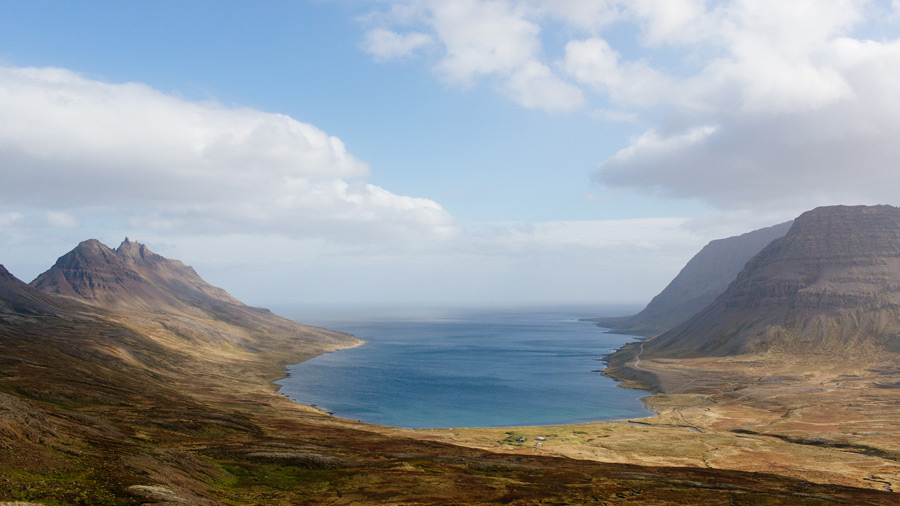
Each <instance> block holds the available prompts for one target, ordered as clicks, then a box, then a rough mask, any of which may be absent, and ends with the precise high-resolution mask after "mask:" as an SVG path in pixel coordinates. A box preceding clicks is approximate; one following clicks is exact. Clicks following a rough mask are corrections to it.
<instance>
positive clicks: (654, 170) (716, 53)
mask: <svg viewBox="0 0 900 506" xmlns="http://www.w3.org/2000/svg"><path fill="white" fill-rule="evenodd" d="M390 5H391V9H390V10H389V11H387V12H385V13H384V15H383V16H381V17H379V18H378V21H377V22H378V23H380V24H382V25H384V26H386V27H390V28H395V29H398V30H401V31H403V30H406V31H409V33H415V32H422V33H427V34H429V35H430V36H431V37H432V38H433V40H434V41H435V44H436V45H437V46H440V47H443V49H444V52H443V54H439V55H438V56H437V59H436V60H434V61H431V64H432V65H433V68H434V69H435V70H436V72H437V74H438V75H439V76H441V78H442V79H444V80H447V81H449V82H455V83H460V84H463V85H466V86H476V85H480V84H482V83H485V82H486V83H489V84H492V85H493V86H494V87H496V88H497V89H498V90H500V91H501V92H502V93H504V94H505V95H506V96H507V97H508V98H510V99H511V100H514V101H515V102H518V103H519V104H522V105H523V106H526V107H529V108H535V109H544V110H547V111H573V110H578V109H582V108H586V109H590V110H591V111H593V114H594V115H595V117H597V118H605V119H610V118H612V119H614V120H622V119H625V120H627V121H631V122H636V123H638V124H640V123H643V124H644V125H645V127H646V132H645V134H644V135H641V136H637V137H635V138H634V139H633V140H632V141H631V142H630V143H629V145H627V146H625V147H623V148H622V150H621V151H620V152H619V153H617V154H615V155H613V156H611V157H609V158H608V159H606V160H598V162H600V163H599V168H598V169H597V171H596V172H595V174H594V180H595V181H597V182H598V183H599V184H601V185H604V186H606V187H615V188H622V189H630V190H633V191H641V192H648V193H652V194H656V195H666V196H670V197H674V198H687V199H698V200H700V201H705V202H707V203H710V204H713V205H715V206H717V207H719V208H721V209H735V208H739V207H745V208H746V207H747V206H759V205H777V206H787V205H796V202H797V201H798V200H802V201H803V202H804V204H803V205H804V206H807V207H808V206H812V205H817V204H821V203H835V202H894V203H896V202H897V198H896V195H898V194H900V178H896V177H892V174H891V173H892V171H893V169H892V163H893V162H892V161H893V160H896V159H897V154H898V153H897V148H896V147H895V145H896V142H895V141H894V140H893V139H895V138H896V133H897V130H898V129H900V107H898V98H897V97H900V82H898V79H900V78H898V76H897V72H895V71H894V69H897V68H900V66H898V64H900V59H898V58H900V39H898V38H896V37H894V38H891V37H885V34H891V33H895V32H896V26H897V25H896V22H897V12H900V11H898V7H897V5H898V3H897V1H895V0H892V1H891V2H890V3H883V4H876V3H873V2H869V1H866V0H797V1H793V2H789V3H784V2H781V1H777V0H761V1H752V2H751V1H744V0H726V1H723V2H707V1H705V0H629V1H624V0H602V1H596V0H447V1H437V0H396V1H393V2H390ZM399 13H402V14H403V15H402V16H401V15H400V14H399ZM548 32H552V33H551V34H550V35H549V36H548V35H547V33H548ZM560 54H562V57H559V56H554V55H560ZM790 202H793V203H794V204H789V203H790ZM792 208H793V207H792Z"/></svg>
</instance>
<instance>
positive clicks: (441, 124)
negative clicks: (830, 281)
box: [0, 0, 900, 305]
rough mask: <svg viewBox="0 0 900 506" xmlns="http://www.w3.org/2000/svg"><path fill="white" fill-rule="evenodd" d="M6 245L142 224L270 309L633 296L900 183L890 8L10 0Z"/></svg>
mask: <svg viewBox="0 0 900 506" xmlns="http://www.w3.org/2000/svg"><path fill="white" fill-rule="evenodd" d="M2 11H3V15H2V16H0V71H2V72H0V74H2V76H0V115H2V117H3V118H4V121H3V123H5V128H2V129H0V167H2V168H0V176H2V177H3V178H4V180H5V181H6V184H4V188H3V189H0V196H2V200H0V232H2V236H3V237H2V239H0V262H2V263H3V264H4V265H6V266H7V268H9V269H10V271H11V272H13V274H16V275H17V276H19V277H20V278H22V279H24V280H25V281H29V280H30V279H32V278H33V277H35V276H36V275H37V274H39V273H40V272H41V271H43V270H44V269H46V268H47V267H49V265H51V264H52V262H53V261H54V260H55V258H56V257H57V256H60V255H62V254H63V253H65V252H66V251H68V250H69V249H71V248H72V247H73V246H74V245H75V244H77V242H79V241H80V240H82V239H87V238H90V237H96V238H99V239H101V240H103V241H104V242H106V243H107V244H109V245H110V246H115V245H117V244H118V242H119V241H121V239H122V238H123V237H124V236H125V235H128V236H129V237H130V238H131V239H133V240H138V241H141V242H145V243H147V244H148V245H149V246H150V247H151V248H152V249H154V250H156V251H157V252H159V253H161V254H164V255H166V256H170V257H175V258H180V259H182V260H184V261H186V262H187V263H190V264H192V265H194V266H195V267H196V268H197V269H198V271H199V272H200V273H201V274H202V275H204V276H205V277H207V278H208V279H209V280H210V281H212V282H214V283H216V284H219V285H221V286H223V287H224V288H226V289H228V290H229V291H231V292H232V293H234V294H235V295H236V296H238V297H239V298H242V299H244V300H246V301H247V302H250V303H254V304H264V305H265V304H273V303H279V304H281V303H288V304H292V303H296V304H310V305H311V304H342V303H348V304H350V303H353V304H366V303H383V304H407V303H412V302H415V303H420V304H498V305H507V304H530V303H575V302H577V303H597V304H601V303H609V302H617V301H626V302H642V301H646V300H648V299H649V298H650V297H652V295H654V294H655V293H656V292H657V291H659V290H660V289H661V288H662V287H663V286H665V284H666V283H667V282H668V281H669V280H670V279H671V278H672V277H673V276H674V275H675V274H676V273H677V272H678V269H680V267H681V266H682V265H683V264H684V263H685V262H686V261H687V260H688V259H689V258H690V256H691V255H693V253H695V252H696V251H697V250H699V248H700V247H702V246H703V244H705V243H706V242H708V241H709V240H712V239H715V238H719V237H724V236H728V235H734V234H739V233H743V232H745V231H749V230H752V229H754V228H759V227H762V226H767V225H771V224H775V223H778V222H781V221H785V220H787V219H790V218H792V217H794V216H796V215H797V214H798V213H799V212H802V211H803V210H806V209H809V208H812V207H815V206H818V205H825V204H838V203H842V204H857V203H866V204H871V203H888V204H898V197H896V195H900V191H898V190H900V177H897V173H896V169H895V167H896V160H897V157H898V156H900V150H898V148H897V147H895V144H896V142H895V139H896V138H897V137H896V135H895V134H897V133H900V99H898V98H897V97H900V93H898V92H900V78H898V75H897V73H896V71H895V70H894V69H896V68H900V42H898V34H900V32H898V31H900V14H898V13H900V7H898V5H897V3H896V2H893V3H892V2H889V1H872V2H864V1H852V0H829V1H824V2H812V1H797V2H792V3H791V4H790V5H787V6H785V5H782V3H780V2H767V1H758V2H745V1H721V2H704V1H700V0H669V1H656V0H635V1H631V2H618V1H614V0H609V1H584V0H559V1H550V0H449V1H441V2H439V1H436V0H397V1H387V0H372V1H357V2H350V1H339V0H335V1H326V0H322V1H306V2H293V1H291V2H288V1H284V2H262V3H257V4H253V5H251V4H248V3H246V2H222V1H215V2H212V1H209V2H199V1H179V2H174V1H173V2H95V1H85V2H78V3H66V2H26V1H21V2H20V1H10V2H5V3H4V6H3V7H2Z"/></svg>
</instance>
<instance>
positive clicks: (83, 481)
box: [0, 241, 896, 506]
mask: <svg viewBox="0 0 900 506" xmlns="http://www.w3.org/2000/svg"><path fill="white" fill-rule="evenodd" d="M38 288H40V289H41V290H38ZM356 344H359V341H358V340H357V339H355V338H353V337H352V336H349V335H346V334H340V333H337V332H331V331H328V330H324V329H317V328H314V327H308V326H305V325H301V324H298V323H294V322H290V321H288V320H285V319H283V318H280V317H277V316H275V315H273V314H271V313H269V312H268V311H266V310H264V309H259V308H252V307H249V306H246V305H244V304H242V303H240V302H239V301H236V300H235V299H234V298H232V297H231V296H230V295H228V294H227V293H225V292H224V291H222V290H220V289H218V288H215V287H212V286H211V285H208V284H207V283H205V282H204V281H203V280H202V279H200V278H199V276H197V275H196V273H195V272H194V271H193V270H192V269H190V268H189V267H185V266H184V265H183V264H181V263H180V262H177V261H174V260H168V259H165V258H163V257H161V256H159V255H155V254H153V253H152V252H151V251H149V250H148V249H147V248H146V247H144V246H141V245H139V244H137V243H131V242H130V241H126V242H125V243H123V245H122V246H120V247H119V248H117V249H116V250H112V249H110V248H107V247H106V246H104V245H102V244H101V243H99V242H97V241H86V242H84V243H82V244H80V245H79V246H78V247H76V248H75V249H74V250H73V251H72V252H70V253H68V254H66V255H64V256H63V257H61V258H60V260H59V261H58V262H57V264H56V265H54V267H53V268H51V269H50V270H49V271H47V272H46V273H45V274H43V275H41V276H40V277H39V279H38V280H35V282H33V286H29V285H26V284H25V283H22V282H21V281H19V280H18V279H16V278H15V277H14V276H12V275H11V274H9V273H8V272H7V271H6V269H4V268H0V477H2V479H0V502H2V503H3V504H6V501H12V502H10V503H11V504H22V503H29V504H32V503H33V504H73V505H76V504H78V505H97V506H114V505H117V506H126V505H128V506H131V505H133V506H138V505H150V504H154V505H185V504H190V505H199V506H224V505H242V504H248V505H249V504H279V505H282V504H369V505H373V506H374V505H384V504H438V503H440V504H472V505H488V504H501V503H502V504H520V505H526V504H538V503H559V504H562V503H565V504H587V503H592V504H593V503H598V502H602V501H601V499H608V501H606V502H610V501H611V502H618V501H619V500H620V499H621V500H624V501H626V502H633V501H638V502H640V503H642V504H658V505H675V504H688V503H691V504H701V503H702V504H732V503H735V502H736V501H738V500H739V501H740V502H741V503H747V504H763V503H765V504H791V505H794V504H821V503H822V501H823V499H822V498H824V500H825V501H827V502H829V503H831V502H834V503H844V504H850V503H853V504H878V505H881V504H885V505H887V504H896V497H895V496H894V494H891V493H888V492H883V491H878V490H872V489H866V488H854V487H847V486H840V485H833V484H818V483H810V482H809V481H805V480H801V479H797V478H791V477H786V476H777V475H772V474H765V473H757V472H752V473H749V472H741V471H736V470H729V469H713V468H687V467H683V465H682V464H678V467H666V465H665V464H661V463H660V462H661V461H659V460H657V459H656V457H654V459H653V460H652V462H653V464H652V466H649V467H646V466H638V465H630V464H618V463H604V462H593V461H590V460H585V459H581V458H576V459H572V458H564V459H563V458H558V457H552V456H548V455H540V454H537V453H532V451H531V450H530V449H527V448H520V449H519V450H520V451H519V452H517V453H508V450H507V451H506V452H504V453H493V452H490V451H487V450H484V449H479V448H471V447H465V446H460V445H457V444H449V443H447V442H446V441H447V440H446V439H443V440H435V439H432V436H429V435H428V434H427V433H426V434H419V433H416V432H413V431H406V430H400V429H390V428H385V427H380V428H379V427H373V426H366V425H363V424H359V423H355V422H352V421H349V420H340V419H336V418H333V417H330V416H328V415H327V414H326V413H323V412H321V411H317V410H314V409H311V408H308V407H303V406H300V405H298V404H295V403H293V402H291V401H290V400H288V399H287V398H285V397H283V396H281V395H279V394H278V393H277V392H276V390H275V388H274V387H273V385H272V383H271V381H272V380H274V379H276V378H279V377H281V376H283V374H284V367H285V365H287V364H290V363H296V362H298V361H301V360H304V359H306V358H309V357H311V356H313V355H316V354H320V353H324V352H326V351H330V350H335V349H339V348H343V347H348V346H353V345H356ZM604 430H605V429H604ZM441 432H448V431H441ZM644 432H646V431H644ZM582 434H583V433H582ZM450 435H451V437H452V438H453V439H454V440H455V439H456V436H455V435H453V433H452V432H451V433H450ZM554 437H555V435H554ZM603 437H606V434H604V436H603ZM677 437H678V438H682V437H683V434H682V433H681V432H680V431H679V432H678V433H677ZM641 439H642V440H646V441H650V440H653V438H651V437H645V436H642V438H641ZM604 441H605V440H604ZM654 441H655V440H654ZM716 444H720V443H718V442H717V443H716ZM658 445H659V441H655V445H654V446H658ZM548 446H550V444H549V443H548ZM705 453H708V452H706V451H704V454H705ZM869 472H871V471H869Z"/></svg>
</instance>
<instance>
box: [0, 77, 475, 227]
mask: <svg viewBox="0 0 900 506" xmlns="http://www.w3.org/2000/svg"><path fill="white" fill-rule="evenodd" d="M0 116H2V117H4V118H7V119H8V121H4V122H0V176H2V178H3V181H4V184H3V185H2V186H0V196H2V199H3V207H5V208H6V209H8V210H9V212H24V210H25V209H29V208H31V209H45V210H47V209H49V212H48V214H47V215H46V218H47V221H48V223H50V224H53V225H56V226H71V225H73V224H74V223H77V219H78V216H79V215H83V216H95V217H96V216H100V215H103V214H106V215H110V214H115V215H116V216H121V217H122V218H123V219H125V220H127V221H128V222H129V223H130V224H132V225H133V226H143V227H147V228H151V229H158V230H168V231H186V230H189V231H192V232H201V233H204V232H205V233H213V232H215V233H223V232H242V231H248V230H256V231H278V232H281V233H287V234H313V235H319V236H326V237H330V238H332V239H336V240H349V241H353V240H355V238H357V237H377V236H414V237H416V236H418V237H438V238H439V237H446V236H447V235H452V234H453V233H455V230H456V229H457V225H456V223H455V221H454V220H453V218H452V217H451V216H450V215H449V214H448V213H447V212H446V211H444V209H443V208H441V206H440V205H438V204H437V203H436V202H433V201H431V200H427V199H422V198H414V197H407V196H401V195H395V194H393V193H391V192H389V191H388V190H385V189H383V188H380V187H378V186H375V185H372V184H369V183H367V182H365V178H366V177H367V176H368V174H369V167H368V166H367V165H366V164H365V163H363V162H361V161H360V160H358V159H356V158H355V157H354V156H353V155H351V154H350V153H349V152H348V151H347V149H346V148H345V146H344V144H343V143H342V142H341V140H340V139H338V138H336V137H333V136H329V135H327V134H326V133H325V132H322V131H321V130H319V129H318V128H316V127H314V126H313V125H309V124H306V123H301V122H299V121H296V120H294V119H292V118H290V117H288V116H285V115H281V114H271V113H265V112H261V111H258V110H253V109H248V108H230V107H225V106H222V105H221V104H218V103H214V102H205V103H200V102H192V101H187V100H184V99H181V98H179V97H176V96H171V95H166V94H164V93H161V92H159V91H157V90H154V89H152V88H150V87H148V86H145V85H142V84H134V83H128V84H112V83H105V82H101V81H97V80H93V79H88V78H86V77H83V76H80V75H78V74H76V73H73V72H71V71H68V70H64V69H55V68H0Z"/></svg>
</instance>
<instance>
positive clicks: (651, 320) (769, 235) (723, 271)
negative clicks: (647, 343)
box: [592, 222, 791, 336]
mask: <svg viewBox="0 0 900 506" xmlns="http://www.w3.org/2000/svg"><path fill="white" fill-rule="evenodd" d="M790 226H791V222H786V223H782V224H779V225H775V226H772V227H767V228H762V229H759V230H755V231H753V232H748V233H746V234H742V235H739V236H735V237H729V238H726V239H717V240H715V241H711V242H710V243H709V244H707V245H706V246H704V247H703V249H701V250H700V252H699V253H697V254H696V255H694V257H693V258H691V260H690V261H689V262H688V263H687V264H686V265H685V266H684V268H682V269H681V272H679V273H678V275H677V276H675V278H674V279H673V280H672V281H671V282H670V283H669V285H668V286H666V288H665V289H663V291H662V292H660V293H659V295H657V296H656V297H654V298H653V300H651V301H650V303H649V304H647V307H645V308H644V309H643V310H642V311H641V312H640V313H638V314H636V315H633V316H626V317H619V318H599V319H596V320H592V321H596V322H597V324H598V325H600V326H601V327H608V328H611V329H613V330H615V331H617V332H621V333H624V334H637V335H643V336H655V335H659V334H661V333H663V332H665V331H666V330H669V329H671V328H673V327H675V326H677V325H678V324H680V323H682V322H684V321H686V320H687V319H688V318H690V317H691V316H693V315H695V314H697V313H698V312H699V311H700V310H702V309H703V308H705V307H706V306H708V305H709V304H710V303H712V302H713V301H714V300H716V297H718V296H719V295H720V294H721V293H722V292H724V291H725V289H726V288H728V285H729V283H731V282H732V281H733V280H734V278H735V277H736V276H737V274H738V273H739V272H741V269H743V268H744V265H745V264H746V263H747V261H748V260H750V259H751V258H753V256H754V255H756V254H757V253H759V251H760V250H762V249H763V248H764V247H765V246H766V245H768V244H769V243H770V242H772V241H773V240H775V239H777V238H779V237H782V236H783V235H784V234H785V233H787V231H788V229H789V228H790Z"/></svg>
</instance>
